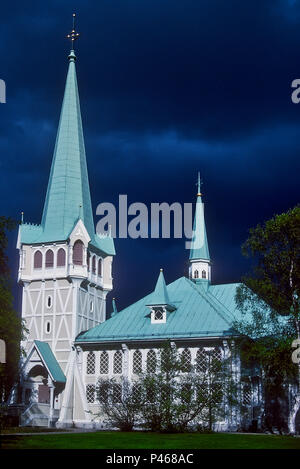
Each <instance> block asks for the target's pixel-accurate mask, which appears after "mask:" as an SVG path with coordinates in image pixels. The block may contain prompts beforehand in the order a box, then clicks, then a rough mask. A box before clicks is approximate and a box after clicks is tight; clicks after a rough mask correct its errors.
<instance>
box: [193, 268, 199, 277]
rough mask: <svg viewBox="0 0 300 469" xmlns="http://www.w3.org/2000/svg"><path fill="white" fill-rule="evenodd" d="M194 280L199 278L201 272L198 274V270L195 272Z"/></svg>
mask: <svg viewBox="0 0 300 469" xmlns="http://www.w3.org/2000/svg"><path fill="white" fill-rule="evenodd" d="M194 278H199V272H198V270H195V272H194Z"/></svg>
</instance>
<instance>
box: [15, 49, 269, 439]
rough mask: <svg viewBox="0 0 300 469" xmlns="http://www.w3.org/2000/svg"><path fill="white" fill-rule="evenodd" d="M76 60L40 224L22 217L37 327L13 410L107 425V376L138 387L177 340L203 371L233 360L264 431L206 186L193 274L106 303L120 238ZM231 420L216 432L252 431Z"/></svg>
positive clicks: (38, 421)
mask: <svg viewBox="0 0 300 469" xmlns="http://www.w3.org/2000/svg"><path fill="white" fill-rule="evenodd" d="M68 61H69V64H68V73H67V79H66V85H65V92H64V98H63V103H62V109H61V115H60V120H59V125H58V132H57V138H56V143H55V149H54V155H53V161H52V166H51V171H50V176H49V182H48V188H47V194H46V198H45V202H44V210H43V214H42V220H41V224H40V225H34V224H29V223H24V222H23V223H22V224H21V225H20V228H19V235H18V242H17V248H18V250H19V272H18V281H19V283H20V284H21V286H22V318H23V319H24V322H25V325H26V327H27V329H28V331H29V332H28V335H27V337H26V339H25V341H24V343H23V344H22V345H23V347H24V349H25V351H26V357H25V358H24V360H23V362H22V368H21V376H20V382H19V384H18V386H17V387H16V388H15V390H14V392H13V394H12V396H11V403H18V405H20V406H21V409H22V410H21V415H20V423H21V425H26V426H27V425H37V426H57V427H71V426H73V427H74V426H75V427H89V428H91V427H95V428H103V427H104V423H103V419H102V418H101V416H100V417H99V416H98V417H97V418H94V417H93V414H95V413H98V412H99V404H98V403H97V396H96V386H97V380H98V379H99V377H115V378H116V379H117V380H118V379H119V378H120V377H127V378H128V379H129V380H131V381H132V380H134V379H135V377H136V376H138V374H139V373H141V372H145V371H149V370H150V371H151V372H155V371H157V370H158V369H159V364H160V351H161V346H162V344H163V343H165V342H166V341H170V342H171V344H172V345H173V346H174V347H175V348H176V349H177V351H178V354H180V355H181V356H182V357H183V359H184V360H185V362H186V363H187V364H193V365H195V370H196V372H197V370H201V369H203V367H205V363H206V361H207V360H208V357H209V356H211V355H212V354H213V355H214V357H216V358H217V359H218V360H223V359H225V358H228V357H231V372H232V376H233V379H234V381H235V382H236V384H237V387H238V389H239V397H240V400H241V402H242V405H243V406H244V408H245V409H246V415H247V418H246V420H247V422H248V424H249V425H250V423H251V422H252V420H253V419H255V420H256V421H257V422H258V425H259V420H260V416H261V414H260V409H261V407H260V401H261V389H260V383H259V379H258V377H257V376H256V375H255V373H253V372H251V373H249V374H248V375H246V376H245V373H244V371H243V369H242V366H241V361H240V358H239V356H238V354H237V353H236V351H235V350H236V349H235V336H234V333H233V330H232V323H233V321H234V319H235V318H236V317H237V315H238V312H237V310H236V306H235V293H236V288H237V286H238V284H223V285H213V284H212V283H211V268H212V267H211V259H210V254H209V249H208V240H207V235H206V227H205V220H204V210H203V202H202V195H201V192H200V191H201V188H200V186H199V185H198V194H197V199H196V210H195V216H194V227H193V241H192V243H191V250H190V255H189V276H188V278H187V277H184V276H183V277H181V278H179V279H177V280H176V281H174V282H172V283H171V284H169V285H166V283H165V280H164V275H163V271H160V273H159V275H158V278H157V279H155V278H154V279H153V292H150V293H149V295H147V296H146V297H144V298H142V299H140V300H139V301H137V302H136V303H134V304H132V305H130V306H128V307H127V308H125V309H124V310H122V311H117V307H116V304H115V302H114V301H113V304H112V305H109V306H107V304H106V296H107V294H108V293H109V292H111V291H112V290H113V269H112V263H113V258H114V256H115V248H114V242H113V239H112V238H111V237H110V236H109V235H99V234H97V233H96V232H95V227H94V221H93V214H92V206H91V199H90V189H89V181H88V171H87V162H86V155H85V146H84V138H83V130H82V122H81V111H80V103H79V95H78V88H77V79H76V69H75V62H76V55H75V52H74V50H71V52H70V54H69V57H68ZM118 255H122V254H121V253H119V254H118ZM153 275H154V277H155V273H153ZM191 379H192V377H191ZM224 405H228V404H226V403H224ZM224 415H225V417H224V418H223V419H220V421H219V422H216V424H215V428H216V429H217V430H237V429H239V428H241V426H243V425H245V422H244V420H245V416H244V414H243V415H242V414H241V412H240V411H239V410H238V407H235V408H232V409H231V411H229V412H226V413H225V414H224Z"/></svg>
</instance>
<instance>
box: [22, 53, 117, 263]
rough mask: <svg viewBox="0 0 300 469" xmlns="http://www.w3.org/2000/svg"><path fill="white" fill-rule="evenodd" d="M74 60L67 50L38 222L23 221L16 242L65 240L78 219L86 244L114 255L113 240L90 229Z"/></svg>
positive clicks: (91, 226) (91, 227) (38, 242)
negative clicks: (67, 55)
mask: <svg viewBox="0 0 300 469" xmlns="http://www.w3.org/2000/svg"><path fill="white" fill-rule="evenodd" d="M75 59H76V57H75V54H74V51H71V52H70V55H69V69H68V74H67V80H66V86H65V93H64V98H63V103H62V108H61V114H60V120H59V126H58V131H57V137H56V143H55V148H54V154H53V159H52V166H51V171H50V177H49V182H48V189H47V194H46V199H45V204H44V210H43V216H42V223H41V225H30V224H27V223H23V224H22V225H21V226H20V241H21V243H25V244H34V243H36V244H40V243H47V242H53V241H65V240H67V239H68V237H69V236H70V234H71V232H72V230H73V228H74V227H75V225H76V223H77V221H78V220H79V219H81V220H82V221H83V223H84V225H85V227H86V229H87V231H88V233H89V236H90V238H91V240H90V245H92V246H93V247H94V248H96V249H99V250H100V251H102V252H103V253H105V254H108V255H114V254H115V248H114V242H113V239H112V238H111V237H110V236H105V235H103V236H100V235H98V234H96V233H95V229H94V221H93V212H92V205H91V197H90V188H89V180H88V172H87V164H86V155H85V147H84V138H83V130H82V122H81V112H80V103H79V95H78V87H77V78H76V69H75Z"/></svg>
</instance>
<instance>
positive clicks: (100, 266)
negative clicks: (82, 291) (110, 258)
mask: <svg viewBox="0 0 300 469" xmlns="http://www.w3.org/2000/svg"><path fill="white" fill-rule="evenodd" d="M98 277H102V259H99V260H98Z"/></svg>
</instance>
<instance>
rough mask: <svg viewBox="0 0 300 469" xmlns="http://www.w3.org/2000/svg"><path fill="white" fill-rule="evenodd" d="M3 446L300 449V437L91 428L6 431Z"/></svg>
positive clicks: (34, 447) (26, 447)
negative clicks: (26, 432)
mask: <svg viewBox="0 0 300 469" xmlns="http://www.w3.org/2000/svg"><path fill="white" fill-rule="evenodd" d="M1 448H2V449H139V448H147V449H223V448H226V449H229V448H230V449H300V438H295V437H294V438H293V437H289V436H274V435H259V434H257V435H246V434H240V433H238V434H226V433H213V434H199V433H184V434H158V433H146V432H133V433H125V432H124V433H121V432H91V433H72V434H70V433H69V434H66V433H65V434H59V435H55V434H53V435H20V436H17V435H13V436H9V435H2V436H1Z"/></svg>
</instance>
